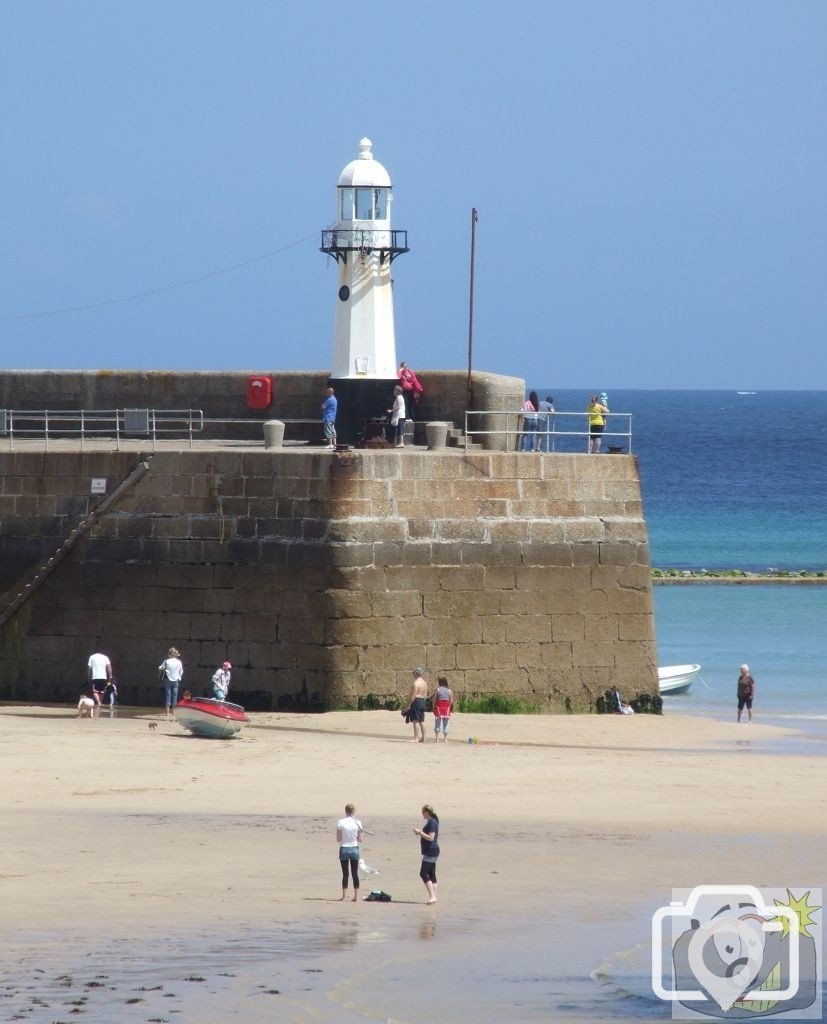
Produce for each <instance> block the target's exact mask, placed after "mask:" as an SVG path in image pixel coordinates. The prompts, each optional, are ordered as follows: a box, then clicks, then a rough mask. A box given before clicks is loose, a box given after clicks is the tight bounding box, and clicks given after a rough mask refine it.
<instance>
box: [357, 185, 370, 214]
mask: <svg viewBox="0 0 827 1024" xmlns="http://www.w3.org/2000/svg"><path fill="white" fill-rule="evenodd" d="M355 192H356V219H357V220H373V189H372V188H357V189H355Z"/></svg>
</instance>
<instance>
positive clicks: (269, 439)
mask: <svg viewBox="0 0 827 1024" xmlns="http://www.w3.org/2000/svg"><path fill="white" fill-rule="evenodd" d="M283 442H284V424H283V423H282V421H281V420H265V421H264V447H265V448H281V446H282V443H283Z"/></svg>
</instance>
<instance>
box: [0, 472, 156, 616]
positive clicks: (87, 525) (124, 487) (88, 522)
mask: <svg viewBox="0 0 827 1024" xmlns="http://www.w3.org/2000/svg"><path fill="white" fill-rule="evenodd" d="M148 470H149V463H148V462H147V461H146V459H144V460H142V461H141V462H139V463H138V465H137V466H136V467H135V468H134V469H133V470H132V472H131V473H130V474H129V475H128V476H127V477H126V478H125V479H124V480H122V481H121V482H120V483H119V484H118V486H117V487H116V488H115V490H114V491H112V493H111V494H108V495H107V496H106V497H105V498H104V499H103V500H102V501H101V502H99V503H98V504H97V505H96V506H95V507H94V508H93V509H92V510H91V511H90V512H89V513H88V515H87V516H86V517H85V518H84V519H82V520H81V521H80V522H79V523H78V525H77V526H76V527H75V528H74V529H73V530H72V532H71V533H70V534H69V536H68V537H67V538H66V539H65V540H64V541H63V543H62V544H61V545H60V547H59V548H58V549H57V550H56V551H55V552H54V554H53V555H52V556H51V558H49V560H48V561H47V562H44V563H43V565H41V566H40V567H39V568H38V569H37V571H36V572H35V574H34V576H32V578H31V579H30V580H29V582H28V583H27V584H25V586H24V587H23V589H22V590H21V591H20V592H19V593H18V594H17V596H16V597H15V598H14V600H13V601H12V602H11V604H10V605H9V606H8V607H7V608H6V609H5V611H3V613H2V614H0V627H2V626H5V624H6V623H7V622H8V621H9V619H10V618H12V617H13V616H14V615H16V614H17V612H18V611H19V610H20V609H21V608H22V607H23V605H24V604H25V603H26V602H27V601H28V600H29V598H30V597H31V596H32V594H34V593H35V591H36V590H38V589H39V588H40V587H41V586H42V584H43V583H44V582H45V580H46V578H47V577H48V576H50V575H51V573H52V572H53V571H54V570H55V569H56V568H57V567H58V565H60V563H61V562H62V561H63V559H64V558H65V557H66V556H67V555H68V554H69V552H70V551H71V550H72V548H73V547H74V546H75V544H76V543H77V542H78V541H79V540H80V539H81V537H84V536H85V535H86V534H87V533H88V532H89V530H91V529H92V527H93V526H95V524H96V523H97V522H98V520H99V519H100V517H101V516H102V515H103V514H104V513H105V512H107V511H108V510H109V509H110V508H111V507H112V505H114V504H115V502H117V501H118V500H119V499H120V498H122V497H123V495H124V494H126V492H127V491H129V490H131V488H133V487H134V486H135V484H137V483H138V482H139V481H140V480H141V479H142V478H143V476H144V474H145V473H146V472H147V471H148Z"/></svg>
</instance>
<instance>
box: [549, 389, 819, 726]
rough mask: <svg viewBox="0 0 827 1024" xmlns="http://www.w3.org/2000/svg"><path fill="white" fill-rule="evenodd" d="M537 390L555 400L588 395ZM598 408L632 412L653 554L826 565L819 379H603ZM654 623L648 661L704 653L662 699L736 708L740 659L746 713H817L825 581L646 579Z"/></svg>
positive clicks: (702, 562)
mask: <svg viewBox="0 0 827 1024" xmlns="http://www.w3.org/2000/svg"><path fill="white" fill-rule="evenodd" d="M603 386H604V385H603V382H598V384H597V386H596V387H595V390H601V389H602V387H603ZM535 390H537V392H538V394H539V395H540V396H541V397H545V396H546V395H547V394H552V395H554V398H555V408H556V409H558V410H559V411H561V412H566V411H569V412H571V411H577V410H581V409H584V408H585V407H586V403H587V400H588V395H586V394H585V393H584V392H580V391H562V390H558V391H556V392H555V391H554V389H549V388H536V389H535ZM609 408H610V409H613V410H615V411H617V412H624V413H631V415H632V435H633V437H632V450H633V451H634V453H635V454H636V455H637V458H638V464H639V466H640V476H641V486H642V490H643V504H644V512H645V515H646V521H647V525H648V529H649V548H650V556H651V560H652V565H654V566H658V567H660V568H670V567H674V568H678V569H682V568H692V569H701V568H706V569H731V568H733V569H735V568H737V569H753V570H762V569H769V568H780V569H790V570H795V569H809V570H812V571H822V570H827V498H825V495H827V457H825V447H826V446H827V391H768V392H759V393H757V394H752V393H749V394H739V393H738V392H735V391H618V392H613V391H612V390H611V388H609ZM601 457H602V458H608V457H609V456H601ZM655 625H656V631H657V641H658V662H659V664H661V665H676V664H685V663H687V662H690V663H692V662H698V663H700V664H701V665H702V666H703V682H700V681H699V682H697V683H695V685H694V686H693V688H692V690H691V691H690V693H689V694H688V695H687V696H685V697H683V696H676V697H672V698H669V699H668V700H667V702H666V710H667V713H672V712H687V711H689V712H692V713H694V714H702V715H712V716H714V717H716V718H729V717H730V716H732V717H734V710H733V709H734V704H735V701H734V692H735V678H736V676H737V675H738V666H739V665H740V664H741V663H742V662H747V663H748V664H749V665H750V667H751V669H752V673H753V676H754V677H755V680H756V682H757V684H758V691H757V695H756V702H755V713H756V717H760V718H762V719H763V720H765V721H766V720H767V716H772V717H773V718H774V719H779V720H781V719H784V720H786V721H787V722H788V723H789V724H794V723H801V724H807V723H808V724H807V728H808V730H809V731H810V732H812V731H813V730H814V729H815V730H817V729H818V728H819V727H818V726H817V725H816V724H815V723H819V722H821V723H822V725H824V726H826V727H827V656H825V654H826V653H827V652H825V639H824V638H825V635H827V585H823V586H821V585H820V586H806V587H794V586H780V585H771V586H757V587H756V586H748V587H743V586H740V587H739V586H715V585H703V586H684V587H680V586H679V587H656V588H655Z"/></svg>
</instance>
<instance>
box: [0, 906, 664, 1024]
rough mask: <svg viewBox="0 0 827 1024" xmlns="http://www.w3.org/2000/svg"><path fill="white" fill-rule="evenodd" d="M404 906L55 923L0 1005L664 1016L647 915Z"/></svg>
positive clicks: (357, 1019)
mask: <svg viewBox="0 0 827 1024" xmlns="http://www.w3.org/2000/svg"><path fill="white" fill-rule="evenodd" d="M400 910H401V908H400V907H398V906H396V907H395V906H394V905H393V904H372V905H370V906H365V905H361V906H359V907H349V906H345V907H339V906H337V907H336V908H335V911H334V913H336V914H337V915H339V916H338V919H332V918H331V917H329V916H328V917H326V918H325V919H317V920H311V921H302V922H301V924H298V923H296V924H293V925H292V926H288V927H283V926H280V927H278V928H274V929H273V931H272V932H270V933H260V932H256V933H255V934H254V933H253V932H252V931H250V932H245V931H243V930H239V931H237V932H236V933H234V934H227V935H226V936H224V937H220V938H219V937H216V936H215V935H211V936H208V935H205V934H203V933H199V934H190V935H182V936H177V937H176V936H163V937H160V936H156V937H154V938H151V939H149V940H147V941H146V942H144V943H139V942H138V941H136V940H134V939H130V940H125V939H124V940H117V941H114V942H111V943H109V944H108V945H107V944H104V948H102V947H101V945H100V940H98V943H97V944H96V943H95V940H94V939H92V938H89V939H86V940H84V941H82V942H81V941H75V940H74V939H73V941H72V944H71V947H70V950H71V951H70V952H69V953H68V954H67V953H61V951H60V948H61V947H60V943H59V942H58V940H57V939H56V937H54V936H42V937H40V941H37V940H35V939H34V938H28V939H27V940H26V941H25V943H24V944H18V945H15V946H11V945H9V946H8V947H7V949H6V950H5V951H4V956H3V966H2V969H0V1018H2V1019H3V1020H8V1021H13V1020H25V1021H30V1022H33V1024H69V1021H72V1020H81V1021H84V1022H86V1024H111V1022H112V1021H113V1020H117V1021H118V1022H119V1024H121V1022H123V1024H131V1022H138V1021H141V1022H157V1024H161V1022H174V1021H180V1022H182V1024H189V1022H192V1024H196V1022H197V1024H207V1022H209V1024H223V1022H225V1021H227V1022H230V1021H243V1022H244V1024H258V1022H259V1021H261V1022H265V1021H267V1022H268V1024H269V1022H271V1021H273V1020H279V1021H286V1022H292V1021H295V1022H299V1021H311V1020H313V1021H316V1020H318V1021H324V1020H334V1019H335V1020H336V1021H337V1024H365V1022H368V1021H370V1022H375V1021H385V1022H389V1024H391V1022H392V1024H408V1022H410V1024H413V1022H414V1021H420V1020H421V1019H422V1010H423V1006H437V1007H439V1017H440V1019H443V1020H450V1019H452V1018H453V1019H455V1020H458V1021H462V1020H469V1021H470V1020H473V1021H474V1022H475V1024H502V1021H504V1020H508V1021H513V1022H524V1024H531V1022H534V1021H538V1022H539V1021H544V1022H548V1021H550V1020H553V1021H555V1022H559V1024H565V1022H567V1021H571V1022H577V1021H613V1020H617V1021H645V1020H649V1019H651V1020H663V1019H665V1017H666V1016H667V1012H666V1008H665V1007H664V1006H663V1004H662V1003H660V1002H658V1001H657V1000H655V998H654V996H652V994H651V991H650V990H649V989H648V976H647V974H646V971H647V963H648V960H647V958H646V956H645V955H643V953H641V952H640V951H639V950H636V949H635V947H634V946H632V947H630V948H626V947H627V946H628V939H629V937H630V936H629V933H630V931H632V932H635V933H638V932H640V929H642V932H640V933H641V934H643V936H644V937H645V935H646V934H647V931H646V923H645V921H644V922H643V923H641V924H640V925H639V926H638V924H635V926H634V928H632V929H630V928H629V927H628V923H626V924H625V925H624V923H623V922H613V923H611V925H610V926H608V927H607V926H606V925H603V924H596V923H591V924H583V923H575V924H572V923H571V922H570V921H569V920H568V918H567V917H566V915H565V914H562V915H560V914H558V915H556V916H557V921H556V923H552V922H551V921H550V920H546V921H534V922H532V923H531V925H530V926H526V924H525V922H520V921H515V920H510V919H507V918H505V917H504V918H503V920H502V922H501V923H500V924H498V926H497V928H496V929H495V930H492V928H491V919H490V917H489V918H487V919H486V922H485V927H484V928H483V927H482V926H481V925H482V922H481V920H480V919H475V918H473V917H467V918H458V917H457V916H456V915H453V916H452V917H451V918H450V919H447V918H446V919H443V920H440V918H439V916H438V910H436V911H435V910H433V909H431V908H427V909H426V908H424V907H422V908H421V912H420V910H419V909H417V910H416V911H411V910H409V908H405V910H404V911H402V912H401V913H400ZM357 914H358V916H356V915H357ZM64 948H65V946H64ZM617 951H620V952H617ZM614 964H616V965H617V966H613V965H614ZM598 968H600V971H599V972H597V969H598Z"/></svg>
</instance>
